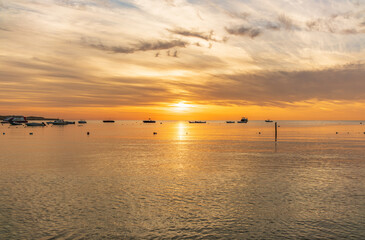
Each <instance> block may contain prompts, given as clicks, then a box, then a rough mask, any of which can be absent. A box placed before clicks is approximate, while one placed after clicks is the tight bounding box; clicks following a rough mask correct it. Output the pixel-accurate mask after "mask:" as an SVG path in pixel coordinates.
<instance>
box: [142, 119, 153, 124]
mask: <svg viewBox="0 0 365 240" xmlns="http://www.w3.org/2000/svg"><path fill="white" fill-rule="evenodd" d="M143 122H144V123H155V122H156V121H155V120H151V118H149V119H148V120H143Z"/></svg>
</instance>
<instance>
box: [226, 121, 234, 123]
mask: <svg viewBox="0 0 365 240" xmlns="http://www.w3.org/2000/svg"><path fill="white" fill-rule="evenodd" d="M226 123H235V121H226Z"/></svg>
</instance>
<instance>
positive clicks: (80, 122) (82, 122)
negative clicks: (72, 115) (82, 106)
mask: <svg viewBox="0 0 365 240" xmlns="http://www.w3.org/2000/svg"><path fill="white" fill-rule="evenodd" d="M78 123H79V124H84V123H87V122H86V121H85V120H80V121H78Z"/></svg>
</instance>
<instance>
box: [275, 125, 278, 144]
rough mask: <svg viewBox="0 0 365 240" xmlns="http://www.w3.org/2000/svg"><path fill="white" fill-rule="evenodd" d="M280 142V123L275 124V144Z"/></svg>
mask: <svg viewBox="0 0 365 240" xmlns="http://www.w3.org/2000/svg"><path fill="white" fill-rule="evenodd" d="M276 141H278V123H277V122H275V142H276Z"/></svg>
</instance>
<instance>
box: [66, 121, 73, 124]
mask: <svg viewBox="0 0 365 240" xmlns="http://www.w3.org/2000/svg"><path fill="white" fill-rule="evenodd" d="M65 122H66V124H75V122H72V121H65Z"/></svg>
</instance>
